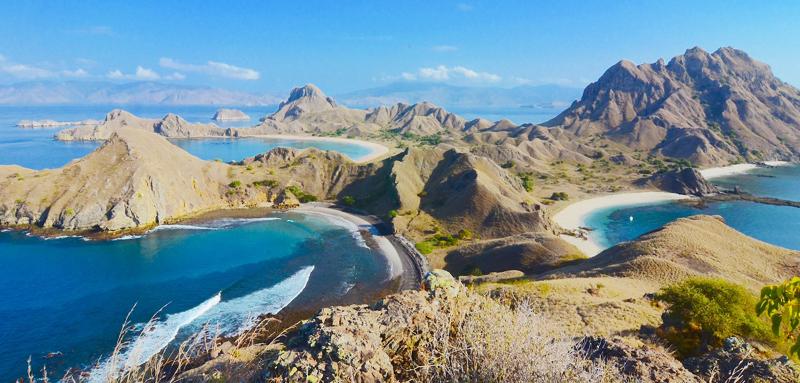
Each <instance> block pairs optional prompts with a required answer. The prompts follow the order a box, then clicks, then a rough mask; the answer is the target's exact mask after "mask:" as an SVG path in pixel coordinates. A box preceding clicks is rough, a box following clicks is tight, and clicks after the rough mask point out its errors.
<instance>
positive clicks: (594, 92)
mask: <svg viewBox="0 0 800 383" xmlns="http://www.w3.org/2000/svg"><path fill="white" fill-rule="evenodd" d="M545 125H547V126H550V127H561V128H564V129H565V130H567V131H569V132H572V133H574V134H575V135H576V136H578V137H589V136H593V135H601V136H603V137H606V138H608V139H611V140H613V141H617V142H620V143H622V144H624V145H627V146H629V147H631V148H633V149H638V150H643V151H647V152H653V153H655V154H662V155H665V156H669V157H677V158H686V159H690V160H692V161H693V162H695V163H697V164H701V165H712V164H725V163H727V162H729V161H733V160H736V159H740V158H744V159H747V160H751V161H752V160H760V159H797V158H798V156H800V129H799V128H798V127H800V91H798V90H797V89H796V88H794V87H792V86H790V85H788V84H786V83H784V82H782V81H780V80H779V79H777V78H776V77H775V76H774V75H773V74H772V72H771V70H770V68H769V67H768V66H767V65H766V64H763V63H760V62H758V61H756V60H753V59H752V58H750V57H749V56H748V55H747V54H746V53H744V52H742V51H740V50H736V49H733V48H721V49H719V50H717V51H716V52H714V53H707V52H705V51H703V50H702V49H700V48H692V49H689V50H687V51H686V53H685V54H683V55H680V56H677V57H675V58H673V59H672V60H670V62H669V63H666V64H665V63H664V61H663V60H659V61H658V62H656V63H654V64H642V65H635V64H633V63H631V62H629V61H620V62H619V63H617V64H616V65H614V66H612V67H611V68H609V69H608V70H607V71H606V72H605V73H604V74H603V76H602V77H600V79H599V80H598V81H597V82H594V83H592V84H590V85H589V86H587V87H586V89H585V90H584V93H583V97H582V98H581V99H580V100H579V101H577V102H575V103H574V104H573V105H572V106H570V108H568V109H567V110H565V111H564V112H562V113H561V114H560V115H559V116H557V117H556V118H554V119H553V120H551V121H549V122H547V123H546V124H545Z"/></svg>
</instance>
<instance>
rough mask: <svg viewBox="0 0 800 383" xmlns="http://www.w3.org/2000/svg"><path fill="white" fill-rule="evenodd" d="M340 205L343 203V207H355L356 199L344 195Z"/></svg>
mask: <svg viewBox="0 0 800 383" xmlns="http://www.w3.org/2000/svg"><path fill="white" fill-rule="evenodd" d="M342 203H343V204H344V205H345V206H353V205H355V204H356V199H355V198H353V196H350V195H346V196H344V197H343V198H342Z"/></svg>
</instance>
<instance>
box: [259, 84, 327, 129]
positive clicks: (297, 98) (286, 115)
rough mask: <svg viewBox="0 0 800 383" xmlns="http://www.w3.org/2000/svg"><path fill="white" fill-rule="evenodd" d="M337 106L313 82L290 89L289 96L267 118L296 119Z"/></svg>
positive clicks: (277, 119) (278, 119) (279, 119)
mask: <svg viewBox="0 0 800 383" xmlns="http://www.w3.org/2000/svg"><path fill="white" fill-rule="evenodd" d="M337 108H339V106H338V105H336V101H334V100H333V99H332V98H330V97H328V96H326V95H325V93H322V91H321V90H320V89H319V88H317V86H316V85H314V84H308V85H306V86H303V87H300V88H294V89H292V92H291V93H290V94H289V98H288V99H287V100H286V101H284V102H281V104H280V105H279V106H278V110H277V111H276V112H275V113H273V114H272V115H271V116H270V117H269V118H270V119H273V120H276V121H286V120H296V119H298V118H300V117H301V116H302V115H304V114H308V113H319V112H326V111H330V110H334V109H337Z"/></svg>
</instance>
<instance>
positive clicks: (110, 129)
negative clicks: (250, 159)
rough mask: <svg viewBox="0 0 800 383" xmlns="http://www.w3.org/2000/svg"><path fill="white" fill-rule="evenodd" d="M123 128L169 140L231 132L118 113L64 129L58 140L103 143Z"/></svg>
mask: <svg viewBox="0 0 800 383" xmlns="http://www.w3.org/2000/svg"><path fill="white" fill-rule="evenodd" d="M122 128H133V129H138V130H142V131H147V132H152V133H157V134H160V135H162V136H164V137H169V138H193V137H220V136H230V135H231V131H230V130H228V129H223V128H220V127H218V126H216V125H214V124H193V123H190V122H188V121H186V120H184V119H183V118H181V117H180V116H178V115H175V114H172V113H169V114H167V115H166V116H164V117H163V118H162V119H160V120H158V119H149V118H141V117H137V116H135V115H133V114H131V113H129V112H126V111H124V110H121V109H115V110H112V111H111V112H109V113H108V114H107V115H106V117H105V119H104V120H103V121H102V122H101V123H100V124H98V125H84V126H78V127H75V128H70V129H64V130H62V131H60V132H58V133H57V134H56V139H57V140H60V141H104V140H107V139H109V138H110V137H111V136H112V135H113V134H114V133H115V132H117V131H119V130H120V129H122Z"/></svg>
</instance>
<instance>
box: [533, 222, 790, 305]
mask: <svg viewBox="0 0 800 383" xmlns="http://www.w3.org/2000/svg"><path fill="white" fill-rule="evenodd" d="M798 274H800V252H797V251H793V250H788V249H784V248H780V247H777V246H773V245H770V244H767V243H764V242H761V241H758V240H756V239H753V238H750V237H748V236H746V235H744V234H742V233H740V232H738V231H736V230H734V229H732V228H731V227H729V226H727V225H725V223H724V221H723V220H722V218H721V217H712V216H702V215H700V216H693V217H688V218H681V219H678V220H676V221H674V222H671V223H669V224H667V225H666V226H664V227H663V228H661V229H658V230H656V231H653V232H651V233H648V234H645V235H643V236H641V237H640V238H638V239H637V240H635V241H632V242H626V243H622V244H619V245H617V246H614V247H612V248H610V249H608V250H606V251H604V252H602V253H600V254H598V255H597V256H595V257H593V258H590V259H588V260H586V261H583V262H580V263H578V264H575V265H572V266H567V267H563V268H560V269H558V270H555V271H553V272H552V273H549V274H548V275H547V277H548V278H565V277H601V276H612V277H628V278H635V279H645V280H651V281H655V282H658V283H660V284H667V283H672V282H676V281H679V280H681V279H684V278H687V277H690V276H700V275H701V276H709V277H719V278H724V279H727V280H730V281H732V282H735V283H739V284H741V285H743V286H746V287H748V288H750V289H752V290H754V291H758V290H759V289H760V288H761V286H763V285H764V284H768V283H777V282H780V281H783V280H784V279H786V278H789V277H791V276H794V275H798Z"/></svg>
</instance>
